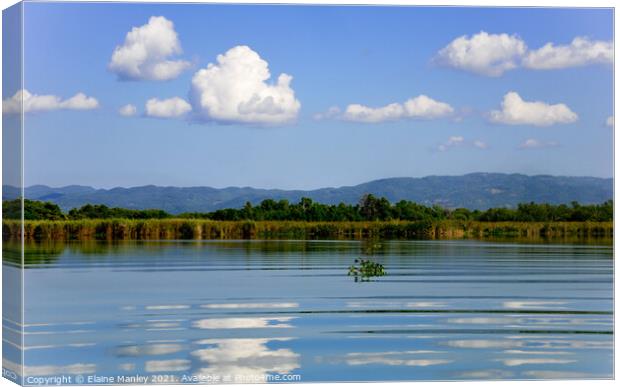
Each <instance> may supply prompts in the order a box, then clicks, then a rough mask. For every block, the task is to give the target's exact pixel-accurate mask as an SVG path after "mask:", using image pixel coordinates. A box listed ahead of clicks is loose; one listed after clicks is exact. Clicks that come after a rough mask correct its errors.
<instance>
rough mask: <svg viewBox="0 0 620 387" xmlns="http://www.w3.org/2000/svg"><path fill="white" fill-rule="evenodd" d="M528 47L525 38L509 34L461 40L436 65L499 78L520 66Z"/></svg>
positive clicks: (445, 50)
mask: <svg viewBox="0 0 620 387" xmlns="http://www.w3.org/2000/svg"><path fill="white" fill-rule="evenodd" d="M526 50H527V46H526V44H525V42H523V40H521V38H519V37H518V36H516V35H508V34H489V33H487V32H485V31H481V32H479V33H478V34H475V35H472V36H471V37H470V36H468V35H463V36H460V37H458V38H456V39H454V40H453V41H452V42H450V44H448V45H447V46H446V47H444V48H442V49H441V50H439V52H438V53H437V56H436V57H435V61H436V62H437V63H438V64H440V65H444V66H448V67H453V68H457V69H461V70H466V71H471V72H473V73H476V74H481V75H487V76H491V77H497V76H500V75H502V74H503V73H504V72H505V71H507V70H511V69H514V68H516V67H517V66H518V62H519V59H520V58H521V56H523V55H524V54H525V52H526Z"/></svg>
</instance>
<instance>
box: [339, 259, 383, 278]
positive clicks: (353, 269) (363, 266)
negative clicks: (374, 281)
mask: <svg viewBox="0 0 620 387" xmlns="http://www.w3.org/2000/svg"><path fill="white" fill-rule="evenodd" d="M358 263H359V266H355V264H358ZM355 264H353V265H351V266H349V274H348V275H349V276H354V277H355V280H356V281H357V280H358V278H359V279H362V280H367V279H369V278H370V277H381V276H384V275H385V274H386V273H385V268H384V267H383V265H382V264H380V263H377V262H373V261H371V260H370V259H359V260H358V259H356V260H355Z"/></svg>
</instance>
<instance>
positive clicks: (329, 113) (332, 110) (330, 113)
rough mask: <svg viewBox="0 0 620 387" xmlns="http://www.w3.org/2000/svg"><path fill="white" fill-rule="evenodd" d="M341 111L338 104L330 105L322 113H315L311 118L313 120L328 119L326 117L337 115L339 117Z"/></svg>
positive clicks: (335, 116)
mask: <svg viewBox="0 0 620 387" xmlns="http://www.w3.org/2000/svg"><path fill="white" fill-rule="evenodd" d="M341 113H342V111H341V110H340V108H339V107H338V106H331V107H330V108H329V109H327V111H326V112H324V113H316V114H315V115H314V116H313V118H314V119H315V120H317V121H321V120H328V119H331V118H338V117H340V114H341Z"/></svg>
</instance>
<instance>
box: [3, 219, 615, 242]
mask: <svg viewBox="0 0 620 387" xmlns="http://www.w3.org/2000/svg"><path fill="white" fill-rule="evenodd" d="M2 235H3V239H5V240H10V239H18V238H20V237H21V227H20V222H19V221H16V220H4V221H3V223H2ZM23 236H24V238H25V239H26V240H160V239H197V240H200V239H327V238H329V239H365V238H394V239H444V238H445V239H455V238H482V237H519V238H557V237H580V238H598V237H604V238H611V237H613V222H479V221H436V222H429V221H420V222H406V221H385V222H383V221H382V222H299V221H257V222H255V221H212V220H203V219H149V220H136V219H111V220H108V219H92V220H67V221H64V220H63V221H47V220H46V221H26V222H25V223H24V235H23Z"/></svg>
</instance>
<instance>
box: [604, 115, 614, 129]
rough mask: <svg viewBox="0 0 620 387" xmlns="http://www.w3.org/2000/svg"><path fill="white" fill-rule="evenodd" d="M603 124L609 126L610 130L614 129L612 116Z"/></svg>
mask: <svg viewBox="0 0 620 387" xmlns="http://www.w3.org/2000/svg"><path fill="white" fill-rule="evenodd" d="M605 124H606V125H607V126H609V127H610V128H613V127H614V116H609V117H607V121H605Z"/></svg>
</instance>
